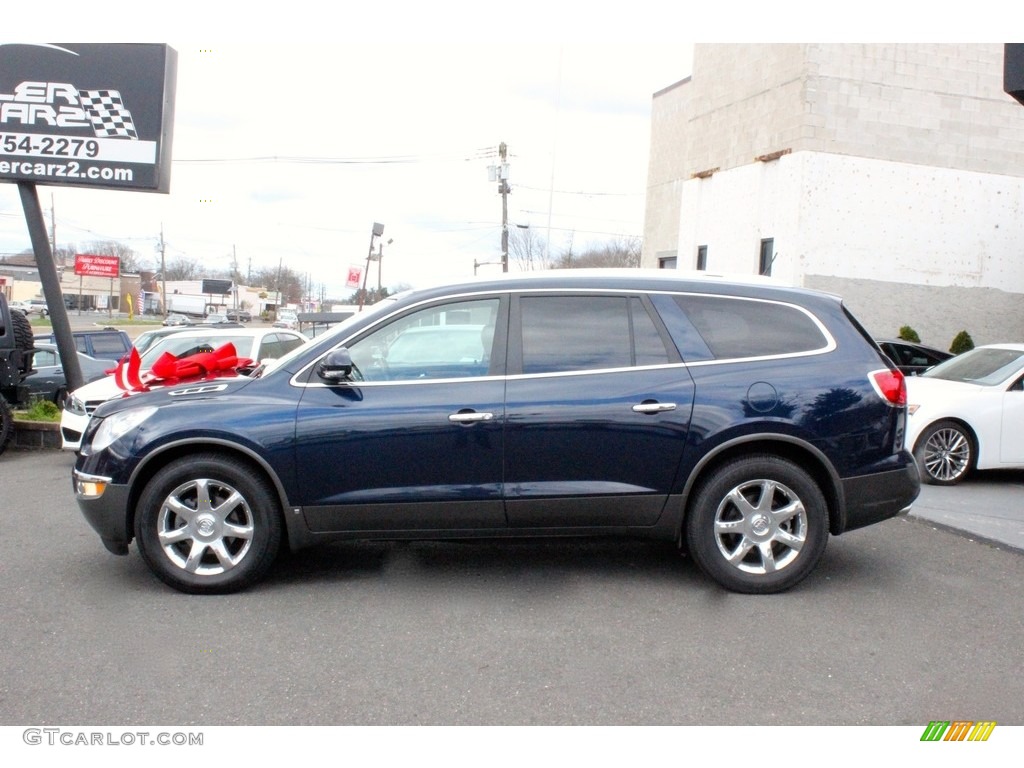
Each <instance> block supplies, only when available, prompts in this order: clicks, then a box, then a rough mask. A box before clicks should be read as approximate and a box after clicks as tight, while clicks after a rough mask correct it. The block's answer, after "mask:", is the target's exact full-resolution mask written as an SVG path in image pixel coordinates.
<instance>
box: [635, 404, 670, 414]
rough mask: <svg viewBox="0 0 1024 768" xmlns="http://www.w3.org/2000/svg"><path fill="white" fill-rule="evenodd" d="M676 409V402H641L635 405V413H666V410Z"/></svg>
mask: <svg viewBox="0 0 1024 768" xmlns="http://www.w3.org/2000/svg"><path fill="white" fill-rule="evenodd" d="M675 409H676V404H675V403H647V402H645V403H639V404H638V405H634V406H633V412H634V413H664V412H665V411H674V410H675Z"/></svg>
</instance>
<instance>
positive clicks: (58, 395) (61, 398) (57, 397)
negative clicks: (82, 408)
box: [53, 387, 68, 411]
mask: <svg viewBox="0 0 1024 768" xmlns="http://www.w3.org/2000/svg"><path fill="white" fill-rule="evenodd" d="M67 400H68V391H67V389H65V388H64V387H59V388H58V389H57V391H56V392H54V393H53V404H54V405H56V406H57V407H58V408H60V410H62V411H63V410H64V403H66V402H67Z"/></svg>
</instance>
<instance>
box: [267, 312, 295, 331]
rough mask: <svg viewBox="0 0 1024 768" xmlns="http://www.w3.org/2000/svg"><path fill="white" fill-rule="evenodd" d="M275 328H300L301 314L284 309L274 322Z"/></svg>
mask: <svg viewBox="0 0 1024 768" xmlns="http://www.w3.org/2000/svg"><path fill="white" fill-rule="evenodd" d="M273 325H274V327H275V328H292V329H295V328H298V327H299V316H298V315H296V314H295V313H294V312H288V311H282V312H278V313H277V319H275V320H274V323H273Z"/></svg>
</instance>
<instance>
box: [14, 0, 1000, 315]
mask: <svg viewBox="0 0 1024 768" xmlns="http://www.w3.org/2000/svg"><path fill="white" fill-rule="evenodd" d="M56 5H57V6H59V7H62V8H63V10H62V12H61V13H60V14H56V15H55V18H60V19H63V20H64V22H65V24H64V28H61V29H59V30H57V29H55V30H53V31H52V35H53V38H52V39H62V40H76V41H78V42H99V41H104V42H115V41H120V42H163V43H168V44H169V45H170V46H171V47H172V48H174V49H175V50H176V51H177V54H178V78H177V104H176V115H175V124H174V141H173V163H172V171H171V191H170V194H168V195H156V194H146V193H134V192H113V191H106V190H96V189H84V190H83V189H74V188H68V187H57V186H44V187H40V199H41V202H42V204H43V207H44V209H45V211H46V214H47V217H49V216H50V212H51V208H52V209H53V211H54V212H55V215H56V235H57V243H58V245H63V246H66V245H69V244H74V245H76V246H78V247H79V248H80V249H82V248H83V247H85V246H87V245H88V243H90V242H93V241H102V240H118V241H121V242H123V243H125V244H127V245H129V246H131V247H132V248H133V249H134V250H135V251H136V252H137V253H138V254H139V255H140V257H141V258H142V260H143V261H144V262H145V261H152V263H153V264H156V263H157V259H158V252H157V244H158V242H159V238H160V233H161V230H162V231H163V234H164V238H165V241H166V245H167V258H168V259H172V260H173V259H175V258H177V257H185V258H189V259H193V260H197V261H200V262H202V263H203V264H204V265H209V266H210V267H211V268H215V269H216V268H220V269H226V268H229V267H230V265H231V263H232V260H233V258H237V260H238V264H239V267H240V269H241V271H242V272H243V273H244V272H245V271H246V270H247V269H248V268H249V267H250V266H251V267H252V268H253V269H258V268H265V267H276V266H277V265H278V264H279V263H283V264H285V265H287V266H289V267H291V268H292V269H293V270H295V271H296V272H298V273H300V274H308V275H310V282H311V283H312V284H313V286H314V293H319V291H320V288H319V287H320V286H324V287H325V290H326V293H327V294H328V295H330V296H339V295H347V294H348V293H349V292H350V291H348V289H346V288H345V287H344V282H345V276H346V273H347V271H348V267H349V266H350V265H358V264H360V263H364V262H365V259H366V254H367V250H368V246H369V241H370V232H371V228H372V226H373V224H374V222H380V223H382V224H384V227H385V232H384V238H383V241H384V242H385V243H387V241H389V240H391V241H393V242H391V243H390V244H386V245H385V251H384V260H383V282H384V284H385V285H389V286H392V287H393V286H395V285H399V284H410V285H417V284H422V283H424V282H428V281H433V280H443V279H446V278H449V277H457V276H465V275H471V274H472V273H473V270H474V261H480V262H487V261H496V260H497V259H498V258H500V235H501V227H500V222H501V197H500V195H499V194H498V188H497V184H496V183H494V182H490V181H489V180H488V170H487V169H488V166H489V165H492V164H494V163H496V162H497V148H498V145H499V144H500V143H501V142H505V143H506V144H507V147H508V152H509V165H510V183H511V187H512V194H511V195H509V199H508V203H509V220H510V222H511V223H512V224H513V225H519V226H527V225H528V226H529V227H530V228H531V229H532V230H533V231H534V233H535V234H536V235H538V236H539V237H541V238H543V239H545V240H549V241H550V247H551V250H552V252H554V253H559V252H561V251H563V250H564V249H566V248H567V247H570V246H571V247H573V248H574V249H576V250H579V249H581V248H585V247H587V245H590V244H601V243H606V242H608V241H612V240H615V239H617V238H623V237H639V236H640V235H641V234H642V226H643V211H644V193H645V186H646V178H647V161H648V145H649V138H650V107H651V99H652V95H653V93H654V92H656V91H658V90H660V89H662V88H665V87H667V86H669V85H671V84H673V83H675V82H677V81H679V80H681V79H682V78H684V77H686V76H687V75H689V74H690V69H691V64H692V44H691V43H689V42H686V41H690V40H695V39H696V40H708V39H718V38H721V37H723V36H726V37H727V39H729V40H730V41H742V40H752V41H759V42H773V41H778V40H780V39H788V40H793V39H817V40H828V41H842V40H851V39H856V40H860V41H864V40H870V39H877V38H878V35H879V34H881V33H882V32H883V30H882V29H881V28H880V27H879V25H878V24H877V19H878V18H880V17H879V15H878V14H879V13H881V12H882V10H883V9H884V8H886V7H887V6H883V5H882V4H881V3H874V2H873V0H868V2H866V3H865V4H864V5H861V6H859V7H858V14H857V16H856V18H849V19H844V20H842V23H841V24H840V23H839V22H838V21H832V22H830V27H821V26H820V25H819V28H817V29H815V28H813V27H812V26H810V24H813V23H814V22H813V16H812V15H811V13H813V10H811V11H810V12H809V11H808V9H813V8H815V7H816V5H815V4H813V3H799V2H777V3H774V4H772V6H771V13H769V9H768V8H767V7H757V8H752V7H751V6H749V4H742V10H741V9H740V8H741V5H740V4H738V5H737V7H736V8H735V9H731V8H730V6H729V4H728V3H725V4H719V5H718V6H716V7H715V8H712V9H705V10H697V11H695V10H693V9H692V8H688V7H685V5H686V4H677V5H672V6H668V5H666V4H665V3H662V2H649V1H648V0H635V1H634V2H633V3H630V4H629V6H628V7H625V6H615V7H612V6H606V5H602V4H597V3H591V2H587V3H584V2H559V0H549V1H548V2H540V1H539V0H519V2H517V3H515V4H509V5H507V6H496V5H488V4H481V3H479V2H464V1H462V0H436V1H435V2H433V3H430V4H423V3H420V4H413V3H411V2H390V1H389V0H378V2H376V3H373V4H363V5H365V7H362V5H361V6H359V7H357V8H355V9H352V8H349V4H338V5H334V6H327V5H325V4H315V3H310V2H307V0H292V2H289V3H287V4H284V5H282V6H275V8H278V10H281V9H282V8H284V7H286V8H287V13H277V12H275V15H274V16H273V17H269V16H268V17H267V18H260V17H259V16H257V15H255V14H257V13H258V11H247V12H246V13H248V14H249V15H248V16H246V17H244V18H242V17H237V16H228V15H217V13H216V12H215V11H213V10H207V9H213V8H214V7H215V4H211V3H205V4H202V3H191V2H185V1H184V0H182V1H180V2H178V3H175V5H174V7H173V10H172V9H170V6H168V10H167V11H166V12H164V14H163V15H162V16H159V18H156V21H154V17H153V16H151V15H150V13H149V12H148V11H144V7H145V6H144V4H139V3H122V2H119V0H111V1H110V2H106V3H104V4H102V5H101V6H94V5H91V6H88V7H87V8H83V7H82V5H81V4H77V5H75V4H69V3H57V4H56ZM982 5H984V3H982ZM254 8H255V6H254ZM325 8H330V9H331V10H330V11H329V13H328V15H325V10H324V9H325ZM801 9H802V12H801ZM885 18H886V25H885V27H884V32H885V35H884V36H885V37H886V39H896V38H902V39H922V37H923V39H932V40H940V39H946V36H944V35H943V34H941V33H938V32H937V30H936V27H935V23H934V21H933V20H932V21H929V20H923V21H922V20H919V19H914V18H912V17H908V18H900V17H899V16H898V14H893V13H892V12H891V11H890V12H889V13H887V14H886V15H885ZM72 22H73V23H72ZM157 22H158V23H157ZM958 24H959V25H960V26H959V27H958V28H961V29H962V30H963V31H964V32H965V38H966V37H967V36H969V35H971V34H972V33H973V35H974V36H975V37H977V36H978V30H977V29H976V28H974V27H975V26H976V24H974V26H972V19H971V18H967V19H965V20H963V21H962V22H958ZM154 32H157V33H158V34H161V35H163V37H158V38H155V39H154V37H153V34H154ZM726 32H727V33H728V35H726ZM28 246H29V241H28V235H27V232H26V229H25V222H24V215H23V212H22V209H21V203H20V199H19V197H18V194H17V188H16V186H15V185H11V184H0V253H11V252H18V251H21V250H23V249H25V248H27V247H28ZM496 269H499V267H496V266H484V267H481V268H480V270H481V271H484V270H496ZM375 272H376V270H375V269H374V270H373V271H372V274H373V276H374V278H375V277H376V274H375Z"/></svg>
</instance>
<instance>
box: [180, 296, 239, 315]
mask: <svg viewBox="0 0 1024 768" xmlns="http://www.w3.org/2000/svg"><path fill="white" fill-rule="evenodd" d="M225 309H226V307H225V305H224V304H215V303H213V302H211V301H210V300H209V298H208V297H206V296H195V295H192V294H187V293H172V294H170V295H168V297H167V311H168V312H176V313H178V314H179V315H188V316H189V317H206V316H207V315H209V314H212V313H216V312H223V311H224V310H225Z"/></svg>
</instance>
